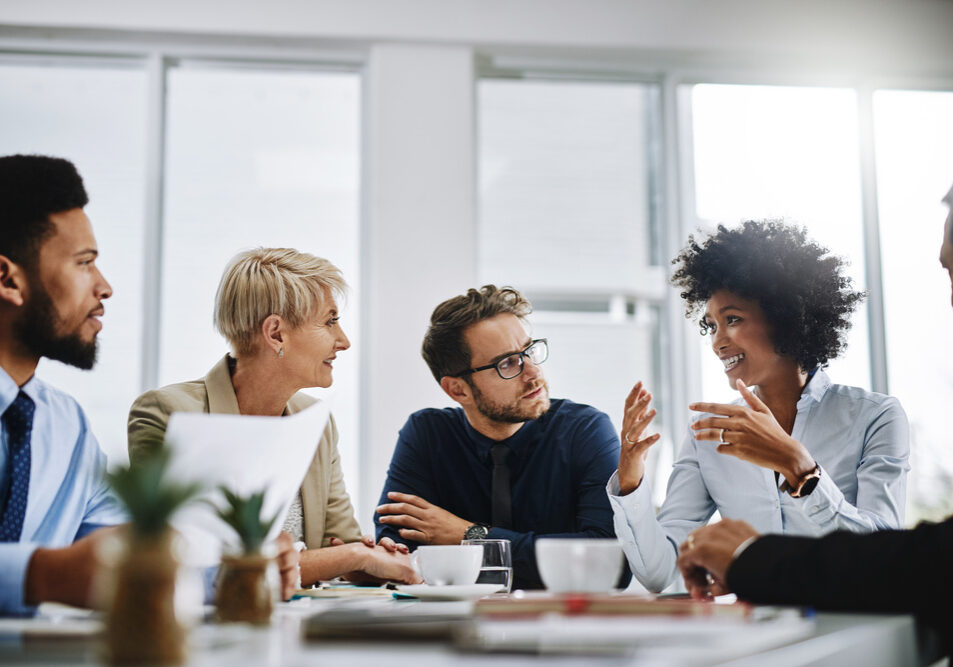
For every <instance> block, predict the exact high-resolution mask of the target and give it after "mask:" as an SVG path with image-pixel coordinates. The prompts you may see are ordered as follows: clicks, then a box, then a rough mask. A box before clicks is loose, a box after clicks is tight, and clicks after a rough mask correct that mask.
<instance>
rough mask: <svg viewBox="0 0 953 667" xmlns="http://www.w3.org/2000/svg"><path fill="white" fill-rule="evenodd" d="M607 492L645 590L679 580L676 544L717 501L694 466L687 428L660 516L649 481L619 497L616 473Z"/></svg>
mask: <svg viewBox="0 0 953 667" xmlns="http://www.w3.org/2000/svg"><path fill="white" fill-rule="evenodd" d="M606 492H607V493H608V495H609V503H610V505H611V506H612V513H613V522H614V525H615V531H616V536H617V537H618V538H619V540H620V541H621V542H622V549H623V550H624V551H625V555H626V558H627V559H628V561H629V567H630V568H631V569H632V574H633V576H635V578H636V579H638V580H639V582H640V583H641V584H642V585H643V586H645V587H646V588H647V589H648V590H650V591H653V592H656V593H657V592H660V591H662V590H663V589H665V588H666V587H667V586H668V585H669V584H671V583H672V582H673V581H675V580H676V579H677V576H678V568H677V566H676V562H675V561H676V559H677V557H678V545H680V544H681V543H682V542H684V541H685V539H686V538H687V537H688V534H689V533H690V532H692V531H693V530H695V529H696V528H699V527H700V526H703V525H705V523H707V521H708V519H710V518H711V516H712V514H714V512H715V503H714V501H713V500H712V498H711V495H709V493H708V488H707V487H706V486H705V482H704V480H703V479H702V475H701V470H700V469H699V466H698V459H697V457H696V455H695V439H694V438H692V435H691V432H689V434H688V436H687V437H686V440H685V441H684V442H683V444H682V449H681V452H680V453H679V456H678V459H677V460H676V461H675V464H674V466H673V467H672V474H671V476H670V477H669V480H668V489H667V491H666V495H665V502H664V503H663V504H662V509H661V510H660V511H659V513H658V516H656V514H655V509H654V507H653V506H652V493H651V488H650V486H649V483H648V481H647V480H643V482H642V484H640V485H639V488H637V489H636V490H635V491H633V492H632V493H630V494H628V495H625V496H621V495H619V492H620V488H619V478H618V472H616V473H613V475H612V477H610V478H609V482H608V484H607V485H606Z"/></svg>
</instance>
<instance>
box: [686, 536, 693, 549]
mask: <svg viewBox="0 0 953 667" xmlns="http://www.w3.org/2000/svg"><path fill="white" fill-rule="evenodd" d="M685 544H686V545H688V548H689V549H694V548H695V536H694V535H689V536H688V539H687V540H685Z"/></svg>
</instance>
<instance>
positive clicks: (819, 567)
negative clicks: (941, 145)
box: [678, 188, 953, 654]
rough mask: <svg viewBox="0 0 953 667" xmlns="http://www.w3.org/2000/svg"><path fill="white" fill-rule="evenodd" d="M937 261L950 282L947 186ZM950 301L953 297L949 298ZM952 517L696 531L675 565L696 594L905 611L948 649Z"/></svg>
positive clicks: (952, 221) (728, 524)
mask: <svg viewBox="0 0 953 667" xmlns="http://www.w3.org/2000/svg"><path fill="white" fill-rule="evenodd" d="M943 201H944V203H945V204H946V205H947V206H948V207H950V211H949V214H948V216H947V219H946V224H945V227H944V230H943V244H942V245H941V247H940V264H942V265H943V268H944V269H946V270H947V272H948V273H949V276H950V282H951V286H953V188H951V189H950V191H949V192H948V193H947V195H946V197H945V198H944V199H943ZM951 301H953V299H951ZM951 558H953V516H951V517H948V518H947V519H946V520H945V521H943V522H941V523H927V522H924V523H921V524H920V525H918V526H917V527H916V528H913V529H912V530H884V531H880V532H875V533H871V534H867V535H857V534H853V533H846V532H835V533H831V534H829V535H826V536H824V537H821V538H807V537H793V536H786V535H764V536H761V535H759V534H758V533H757V532H756V531H755V530H754V529H753V528H752V527H751V526H750V525H748V524H747V523H745V522H744V521H732V520H727V519H726V520H724V521H721V522H719V523H716V524H714V525H711V526H706V527H704V528H699V529H698V530H696V531H695V532H693V533H692V534H690V535H689V536H688V539H687V540H686V541H685V542H684V543H683V544H682V546H681V548H680V555H679V558H678V567H679V569H680V570H681V572H682V575H683V576H684V578H685V586H686V587H687V588H688V590H689V592H691V594H692V596H693V597H695V598H698V599H703V598H707V597H711V596H713V595H721V594H724V593H728V592H734V593H735V594H737V596H738V597H739V598H740V599H743V600H748V601H750V602H755V603H763V604H791V605H804V606H812V607H815V608H816V609H822V610H837V611H863V612H892V613H911V614H915V615H916V616H917V617H918V619H919V620H920V621H921V622H923V623H924V624H926V625H928V626H932V627H933V628H935V629H936V630H937V632H938V636H939V638H940V640H941V642H942V643H943V646H942V648H941V650H942V651H944V652H945V653H946V654H950V652H951V650H953V635H951V632H950V629H951V628H953V606H951V605H950V598H951V597H953V570H951V569H950V567H949V566H948V563H949V561H950V559H951Z"/></svg>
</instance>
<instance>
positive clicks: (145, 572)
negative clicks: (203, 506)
mask: <svg viewBox="0 0 953 667" xmlns="http://www.w3.org/2000/svg"><path fill="white" fill-rule="evenodd" d="M172 538H173V532H172V531H171V530H166V531H165V532H163V533H162V534H160V535H157V536H155V537H142V536H136V535H134V534H127V536H126V539H125V548H124V549H123V552H122V555H121V556H120V558H119V561H118V564H117V565H116V569H115V579H114V582H113V585H114V589H113V594H112V596H111V604H110V605H109V614H108V623H107V628H106V642H107V649H108V657H109V660H110V661H111V662H112V663H113V664H141V663H153V664H181V663H182V662H184V661H185V629H184V628H183V627H182V625H181V624H180V623H179V621H178V619H177V618H176V614H175V583H176V576H177V573H178V562H177V561H176V558H175V556H174V555H173V553H172Z"/></svg>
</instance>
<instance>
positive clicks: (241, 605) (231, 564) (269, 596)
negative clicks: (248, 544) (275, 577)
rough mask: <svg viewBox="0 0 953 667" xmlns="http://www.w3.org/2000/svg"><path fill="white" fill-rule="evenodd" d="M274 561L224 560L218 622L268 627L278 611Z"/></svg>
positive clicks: (256, 557) (251, 556) (245, 557)
mask: <svg viewBox="0 0 953 667" xmlns="http://www.w3.org/2000/svg"><path fill="white" fill-rule="evenodd" d="M273 566H274V561H273V559H271V558H268V557H266V556H262V555H261V554H245V555H241V556H222V565H221V570H220V571H219V579H218V590H217V592H216V594H215V607H216V618H217V619H218V620H219V621H224V622H239V623H254V624H256V625H267V624H269V623H270V622H271V613H272V611H274V608H275V593H274V590H273V587H272V583H271V581H270V580H269V579H270V578H269V568H271V567H273Z"/></svg>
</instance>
